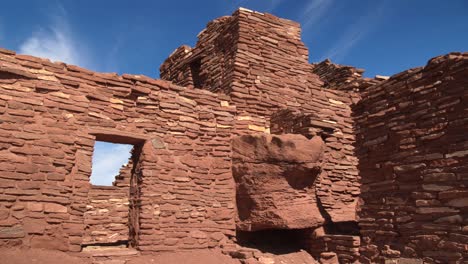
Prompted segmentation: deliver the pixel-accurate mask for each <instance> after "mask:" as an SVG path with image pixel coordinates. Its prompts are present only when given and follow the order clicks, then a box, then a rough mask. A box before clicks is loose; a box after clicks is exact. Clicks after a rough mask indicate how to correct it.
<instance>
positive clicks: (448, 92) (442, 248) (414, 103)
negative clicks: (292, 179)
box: [356, 53, 468, 263]
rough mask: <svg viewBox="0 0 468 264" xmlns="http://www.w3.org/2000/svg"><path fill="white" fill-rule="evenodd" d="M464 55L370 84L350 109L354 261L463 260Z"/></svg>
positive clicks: (467, 70) (466, 246)
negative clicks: (354, 162) (354, 159)
mask: <svg viewBox="0 0 468 264" xmlns="http://www.w3.org/2000/svg"><path fill="white" fill-rule="evenodd" d="M467 86H468V54H467V53H451V54H449V55H446V56H440V57H436V58H434V59H431V60H430V61H429V62H428V64H427V65H426V66H425V67H423V68H416V69H411V70H408V71H405V72H402V73H400V74H397V75H394V76H392V77H391V78H390V79H389V80H387V81H384V82H381V83H380V84H378V85H375V86H372V87H370V88H368V89H367V90H366V92H365V93H364V94H363V99H362V101H361V102H360V103H359V105H358V106H357V107H356V113H357V116H358V118H357V126H358V127H359V130H358V142H357V143H358V144H357V146H358V155H359V160H360V163H359V169H360V174H361V177H362V183H363V186H362V189H361V191H362V195H361V197H362V199H363V203H362V205H361V212H360V219H359V225H360V227H361V234H362V236H363V243H362V247H361V254H362V259H361V262H362V263H375V262H378V261H382V259H384V258H386V259H388V258H389V259H391V258H399V257H404V258H420V259H424V261H425V262H427V263H461V261H462V260H465V261H466V260H467V259H468V255H467V254H468V240H467V239H468V237H467V230H468V229H467V213H468V192H467V179H468V178H467V175H468V166H467V165H468V137H467V128H468V119H467V113H468V89H467Z"/></svg>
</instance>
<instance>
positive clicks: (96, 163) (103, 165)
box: [91, 142, 133, 185]
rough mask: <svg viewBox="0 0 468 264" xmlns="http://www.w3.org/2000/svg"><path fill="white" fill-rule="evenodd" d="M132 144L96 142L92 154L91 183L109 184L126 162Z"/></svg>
mask: <svg viewBox="0 0 468 264" xmlns="http://www.w3.org/2000/svg"><path fill="white" fill-rule="evenodd" d="M132 147H133V146H132V145H125V144H112V143H106V142H96V144H95V145H94V154H93V171H92V174H91V183H92V184H94V185H111V183H112V182H113V181H114V180H115V176H117V175H118V174H119V170H120V168H121V167H122V165H124V164H127V163H128V159H129V158H130V156H131V154H130V150H131V149H132Z"/></svg>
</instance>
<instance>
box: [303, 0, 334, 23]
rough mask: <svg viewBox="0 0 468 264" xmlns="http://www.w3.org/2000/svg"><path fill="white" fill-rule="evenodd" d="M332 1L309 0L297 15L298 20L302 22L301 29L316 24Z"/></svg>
mask: <svg viewBox="0 0 468 264" xmlns="http://www.w3.org/2000/svg"><path fill="white" fill-rule="evenodd" d="M333 3H334V0H310V1H309V3H308V4H307V5H306V6H305V7H304V11H302V13H301V15H300V17H299V21H301V22H302V29H303V30H306V29H308V28H310V27H311V26H317V22H318V21H320V20H322V18H324V17H325V15H326V14H327V13H328V12H329V11H330V9H331V7H332V6H333Z"/></svg>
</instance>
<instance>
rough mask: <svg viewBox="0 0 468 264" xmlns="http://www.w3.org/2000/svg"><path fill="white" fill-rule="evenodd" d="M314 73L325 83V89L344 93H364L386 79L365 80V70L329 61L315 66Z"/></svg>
mask: <svg viewBox="0 0 468 264" xmlns="http://www.w3.org/2000/svg"><path fill="white" fill-rule="evenodd" d="M312 72H313V73H314V74H317V75H318V76H319V77H320V79H321V80H322V81H324V83H325V84H324V87H327V88H329V89H335V90H342V91H354V92H359V91H363V90H365V89H366V88H367V87H369V86H371V85H374V84H376V83H378V82H379V81H381V80H383V79H386V77H383V76H379V77H376V78H374V79H371V78H363V77H362V74H363V73H364V70H363V69H357V68H355V67H352V66H346V65H339V64H335V63H332V62H331V61H330V60H329V59H326V60H324V61H322V62H320V63H316V64H313V67H312Z"/></svg>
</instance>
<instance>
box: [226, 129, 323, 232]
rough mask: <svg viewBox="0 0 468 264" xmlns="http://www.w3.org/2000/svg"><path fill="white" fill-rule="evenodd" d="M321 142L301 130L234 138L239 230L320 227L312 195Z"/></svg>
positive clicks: (317, 170) (233, 166) (234, 173)
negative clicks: (304, 134) (283, 133)
mask: <svg viewBox="0 0 468 264" xmlns="http://www.w3.org/2000/svg"><path fill="white" fill-rule="evenodd" d="M323 149H324V143H323V141H322V139H321V138H320V137H315V138H313V139H311V140H308V139H307V138H305V137H304V136H301V135H293V134H285V135H277V136H275V135H273V136H271V135H244V136H241V137H237V138H235V139H234V140H233V143H232V150H233V165H232V170H233V177H234V180H235V181H236V196H237V209H238V212H239V221H238V223H237V228H238V230H243V231H257V230H262V229H298V228H309V227H318V226H321V225H322V224H323V222H324V219H323V217H322V215H321V213H320V211H319V208H318V206H317V202H316V195H315V186H314V183H315V180H316V178H317V176H318V174H319V173H320V171H321V164H320V162H321V158H322V154H323Z"/></svg>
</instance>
